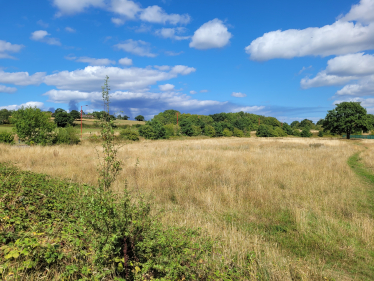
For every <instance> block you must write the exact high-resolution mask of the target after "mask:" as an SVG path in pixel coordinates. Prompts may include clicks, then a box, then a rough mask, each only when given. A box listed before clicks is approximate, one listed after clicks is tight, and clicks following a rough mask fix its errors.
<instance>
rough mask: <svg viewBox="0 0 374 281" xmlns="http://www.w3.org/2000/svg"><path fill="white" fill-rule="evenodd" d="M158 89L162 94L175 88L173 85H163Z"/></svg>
mask: <svg viewBox="0 0 374 281" xmlns="http://www.w3.org/2000/svg"><path fill="white" fill-rule="evenodd" d="M158 87H159V88H160V90H161V91H163V92H169V91H173V90H174V88H175V86H174V85H173V84H165V85H159V86H158Z"/></svg>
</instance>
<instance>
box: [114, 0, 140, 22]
mask: <svg viewBox="0 0 374 281" xmlns="http://www.w3.org/2000/svg"><path fill="white" fill-rule="evenodd" d="M109 9H110V10H111V11H112V12H114V13H117V14H119V15H121V16H124V17H125V18H126V19H135V17H136V15H137V14H138V13H139V12H140V11H141V8H140V6H139V5H138V4H136V3H135V2H133V1H129V0H112V2H111V6H110V8H109ZM112 21H113V20H112ZM123 22H124V21H123ZM122 24H123V23H122Z"/></svg>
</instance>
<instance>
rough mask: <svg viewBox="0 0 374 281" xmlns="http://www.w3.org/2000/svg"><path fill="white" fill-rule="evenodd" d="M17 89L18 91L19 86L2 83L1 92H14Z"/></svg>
mask: <svg viewBox="0 0 374 281" xmlns="http://www.w3.org/2000/svg"><path fill="white" fill-rule="evenodd" d="M16 91H17V88H14V87H7V86H5V85H0V93H6V94H13V93H15V92H16Z"/></svg>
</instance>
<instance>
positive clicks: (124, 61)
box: [118, 58, 132, 66]
mask: <svg viewBox="0 0 374 281" xmlns="http://www.w3.org/2000/svg"><path fill="white" fill-rule="evenodd" d="M118 63H119V64H122V65H127V66H128V65H132V59H129V58H122V59H120V60H119V61H118Z"/></svg>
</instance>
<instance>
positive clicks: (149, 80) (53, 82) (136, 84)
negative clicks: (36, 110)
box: [0, 65, 196, 92]
mask: <svg viewBox="0 0 374 281" xmlns="http://www.w3.org/2000/svg"><path fill="white" fill-rule="evenodd" d="M194 71H196V69H195V68H193V67H188V66H184V65H177V66H174V67H172V68H171V69H170V70H169V71H161V70H159V69H152V68H137V67H131V68H119V67H105V66H87V67H86V68H84V69H78V70H74V71H71V72H69V71H61V72H58V73H54V74H51V75H48V76H46V77H45V78H44V83H45V84H47V85H50V86H55V87H57V88H58V89H60V90H74V91H83V92H86V91H95V90H97V89H101V86H102V84H103V81H104V78H105V76H106V75H108V76H109V77H110V80H109V81H110V86H111V88H112V89H113V90H129V91H134V90H137V91H145V90H147V89H148V88H149V87H150V85H154V84H156V83H157V82H159V81H165V80H169V79H172V78H175V77H177V76H179V75H188V74H190V73H192V72H194ZM0 80H1V75H0ZM0 82H1V81H0Z"/></svg>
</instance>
